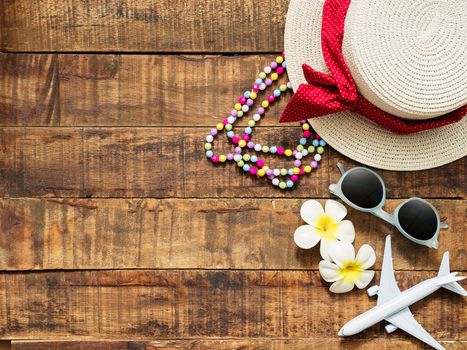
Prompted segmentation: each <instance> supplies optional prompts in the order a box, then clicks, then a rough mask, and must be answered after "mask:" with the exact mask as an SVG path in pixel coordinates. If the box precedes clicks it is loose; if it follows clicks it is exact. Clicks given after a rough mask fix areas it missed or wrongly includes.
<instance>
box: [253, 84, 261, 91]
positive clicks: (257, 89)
mask: <svg viewBox="0 0 467 350" xmlns="http://www.w3.org/2000/svg"><path fill="white" fill-rule="evenodd" d="M252 90H253V91H254V92H258V91H259V85H258V84H255V85H253V88H252Z"/></svg>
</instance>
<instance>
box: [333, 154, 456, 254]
mask: <svg viewBox="0 0 467 350" xmlns="http://www.w3.org/2000/svg"><path fill="white" fill-rule="evenodd" d="M337 168H338V169H339V171H340V172H341V174H342V176H341V178H340V179H339V181H338V182H337V184H331V185H330V186H329V190H330V191H331V193H332V194H334V195H336V196H337V197H339V198H340V199H342V201H344V203H346V204H347V205H349V206H351V207H352V208H354V209H357V210H360V211H363V212H366V213H371V214H373V215H375V216H377V217H379V218H381V219H383V220H384V221H386V222H388V223H390V224H391V225H393V226H396V227H397V229H398V230H399V231H400V232H401V233H402V234H403V235H404V237H406V238H407V239H409V240H411V241H412V242H415V243H418V244H421V245H424V246H427V247H430V248H435V249H436V248H438V236H439V230H440V229H441V228H443V229H444V228H447V227H448V225H447V224H446V223H442V222H441V220H440V218H439V214H438V211H437V210H436V209H435V207H433V205H431V204H430V203H428V202H427V201H426V200H424V199H421V198H417V197H413V198H409V199H407V200H406V201H404V202H403V203H401V204H400V205H399V206H398V207H397V208H396V210H395V211H394V214H390V213H388V212H386V211H384V210H383V206H384V204H385V202H386V189H385V186H384V182H383V179H382V178H381V177H380V176H379V175H378V174H377V173H375V172H374V171H372V170H370V169H368V168H364V167H356V168H352V169H349V170H347V171H345V169H344V167H343V165H342V164H340V163H338V164H337Z"/></svg>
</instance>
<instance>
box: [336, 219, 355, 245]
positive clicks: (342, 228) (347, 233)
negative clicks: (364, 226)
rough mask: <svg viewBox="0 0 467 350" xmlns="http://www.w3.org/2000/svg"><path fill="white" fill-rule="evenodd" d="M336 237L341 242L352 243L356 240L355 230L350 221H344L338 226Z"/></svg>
mask: <svg viewBox="0 0 467 350" xmlns="http://www.w3.org/2000/svg"><path fill="white" fill-rule="evenodd" d="M336 237H337V238H339V239H340V240H341V241H347V242H350V243H352V242H353V241H354V239H355V228H354V226H353V224H352V222H351V221H350V220H343V221H341V222H340V223H339V224H338V225H337V232H336Z"/></svg>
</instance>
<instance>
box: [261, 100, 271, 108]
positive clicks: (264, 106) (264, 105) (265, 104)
mask: <svg viewBox="0 0 467 350" xmlns="http://www.w3.org/2000/svg"><path fill="white" fill-rule="evenodd" d="M261 106H263V108H268V107H269V102H268V101H266V100H264V101H263V102H261Z"/></svg>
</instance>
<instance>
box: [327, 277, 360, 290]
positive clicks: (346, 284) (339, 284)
mask: <svg viewBox="0 0 467 350" xmlns="http://www.w3.org/2000/svg"><path fill="white" fill-rule="evenodd" d="M353 287H354V283H353V282H350V281H347V280H345V279H342V280H339V281H336V282H334V283H333V284H332V285H331V287H330V288H329V290H330V291H331V292H333V293H347V292H350V291H351V290H352V289H353Z"/></svg>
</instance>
